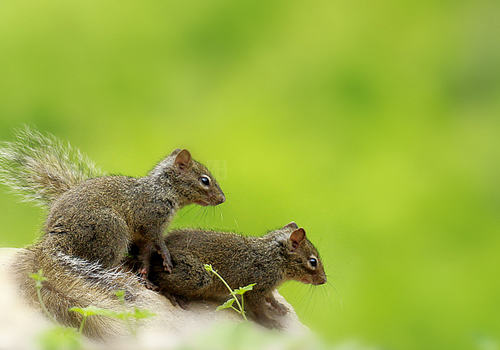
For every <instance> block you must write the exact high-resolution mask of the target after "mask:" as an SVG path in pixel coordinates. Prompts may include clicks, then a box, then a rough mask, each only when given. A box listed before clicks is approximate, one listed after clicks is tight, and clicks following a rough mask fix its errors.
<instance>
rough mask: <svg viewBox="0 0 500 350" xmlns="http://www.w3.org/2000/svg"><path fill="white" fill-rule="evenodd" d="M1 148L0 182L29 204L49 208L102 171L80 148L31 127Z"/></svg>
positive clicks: (19, 132)
mask: <svg viewBox="0 0 500 350" xmlns="http://www.w3.org/2000/svg"><path fill="white" fill-rule="evenodd" d="M15 135H16V140H15V141H12V142H4V143H3V144H2V145H1V146H0V182H3V183H4V184H6V185H7V186H10V187H11V188H12V189H13V190H14V191H15V192H16V193H18V194H20V195H22V196H23V197H24V199H25V200H27V201H34V202H36V203H37V204H39V205H42V206H46V205H50V203H51V202H52V201H54V199H56V198H57V197H58V196H60V195H61V194H62V193H64V192H66V191H67V190H69V189H70V188H71V187H74V186H76V185H78V184H79V183H81V182H83V181H85V180H86V179H89V178H93V177H98V176H102V175H103V174H102V172H101V171H100V170H99V169H98V168H97V167H96V166H95V165H94V163H93V162H91V161H90V160H89V159H88V158H87V157H86V156H85V155H83V154H82V153H81V152H80V151H79V150H78V149H75V148H73V147H71V146H70V145H69V144H68V143H64V142H62V141H61V140H58V139H57V138H56V137H54V136H53V135H43V134H41V133H40V132H38V131H36V130H32V129H30V128H29V127H27V126H26V127H24V128H23V129H20V130H18V131H17V132H16V133H15Z"/></svg>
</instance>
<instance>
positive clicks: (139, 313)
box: [133, 308, 156, 320]
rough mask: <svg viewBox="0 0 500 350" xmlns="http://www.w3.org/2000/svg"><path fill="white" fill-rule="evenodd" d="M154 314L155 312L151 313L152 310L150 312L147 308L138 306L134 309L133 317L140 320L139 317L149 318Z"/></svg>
mask: <svg viewBox="0 0 500 350" xmlns="http://www.w3.org/2000/svg"><path fill="white" fill-rule="evenodd" d="M154 316H156V314H155V313H153V312H151V311H149V310H146V309H138V308H135V309H134V314H133V317H134V318H135V319H136V320H140V319H143V318H150V317H154Z"/></svg>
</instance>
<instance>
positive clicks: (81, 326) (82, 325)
mask: <svg viewBox="0 0 500 350" xmlns="http://www.w3.org/2000/svg"><path fill="white" fill-rule="evenodd" d="M86 320H87V316H86V315H84V316H83V318H82V323H80V328H78V333H80V334H82V332H83V327H84V326H85V321H86Z"/></svg>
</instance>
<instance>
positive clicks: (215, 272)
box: [212, 268, 247, 321]
mask: <svg viewBox="0 0 500 350" xmlns="http://www.w3.org/2000/svg"><path fill="white" fill-rule="evenodd" d="M212 272H213V273H214V274H215V275H216V276H217V277H219V279H220V280H221V281H222V283H224V285H225V286H226V288H227V289H228V290H229V292H230V293H231V295H232V296H233V299H234V300H235V301H236V304H238V307H239V308H240V314H241V316H243V319H244V320H245V321H247V318H246V316H245V312H244V311H243V307H242V306H241V304H240V301H239V300H238V298H237V297H236V294H234V292H233V290H232V289H231V287H229V284H227V282H226V281H225V280H224V278H222V276H221V275H219V274H218V273H217V271H215V270H214V269H213V268H212Z"/></svg>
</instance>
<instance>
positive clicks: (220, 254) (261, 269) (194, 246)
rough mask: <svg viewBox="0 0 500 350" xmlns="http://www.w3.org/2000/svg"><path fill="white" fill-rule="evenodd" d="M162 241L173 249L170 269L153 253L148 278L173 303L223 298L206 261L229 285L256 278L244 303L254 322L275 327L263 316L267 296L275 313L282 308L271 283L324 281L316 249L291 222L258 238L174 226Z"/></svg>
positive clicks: (222, 288)
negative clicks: (313, 262)
mask: <svg viewBox="0 0 500 350" xmlns="http://www.w3.org/2000/svg"><path fill="white" fill-rule="evenodd" d="M165 242H166V244H167V247H168V249H169V250H170V252H171V254H172V259H173V262H174V269H173V271H172V273H171V274H167V273H165V272H164V271H163V269H162V264H161V258H160V257H159V256H158V255H154V256H153V257H152V261H151V273H150V279H151V281H152V282H153V283H154V284H156V285H157V286H158V287H159V288H160V293H162V294H164V295H165V296H167V297H168V298H169V299H170V300H171V301H172V303H174V305H175V303H180V304H181V306H183V305H184V303H185V302H186V301H189V300H196V299H205V300H210V299H217V300H218V299H220V298H227V297H228V295H229V294H228V290H227V288H226V287H225V286H224V285H223V283H222V282H221V281H220V280H219V279H218V278H217V277H215V276H214V275H213V274H211V273H209V272H207V271H206V270H205V269H204V266H203V265H204V264H211V265H212V266H213V268H214V269H215V270H216V271H218V273H219V274H220V275H221V276H222V277H223V278H224V279H225V280H226V282H227V283H228V284H229V285H230V286H231V288H233V289H235V288H238V287H243V286H246V285H249V284H250V283H257V284H256V285H255V286H254V289H253V290H252V291H250V292H247V293H246V294H245V307H246V308H247V309H248V310H249V311H250V313H251V314H252V316H253V317H254V319H255V320H256V321H258V322H259V323H261V324H263V325H265V326H270V327H278V326H279V324H278V323H277V322H276V321H275V320H274V319H273V318H271V317H269V316H268V315H267V313H266V307H265V306H266V301H267V302H268V303H269V304H270V305H271V306H272V307H273V309H274V310H275V311H276V312H278V313H285V312H286V307H285V306H283V305H282V304H280V303H279V302H278V301H277V300H275V299H274V297H273V295H272V291H273V290H274V289H275V288H277V287H278V286H279V285H281V284H282V283H283V282H285V281H287V280H297V281H301V282H304V283H309V284H323V283H325V282H326V275H325V272H324V269H323V265H322V263H321V260H320V258H319V254H318V252H317V250H316V248H315V247H314V246H313V244H312V243H311V242H310V241H309V240H307V239H306V238H305V232H304V230H303V229H299V228H298V227H297V225H296V224H295V223H290V224H288V225H286V226H285V227H283V228H281V229H279V230H276V231H272V232H270V233H268V234H267V235H265V236H263V237H245V236H241V235H238V234H234V233H224V232H214V231H203V230H175V231H173V232H171V233H170V234H169V235H168V236H167V237H166V238H165ZM311 257H315V258H316V259H317V267H316V268H312V267H311V265H310V264H309V263H308V259H309V258H311Z"/></svg>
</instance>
